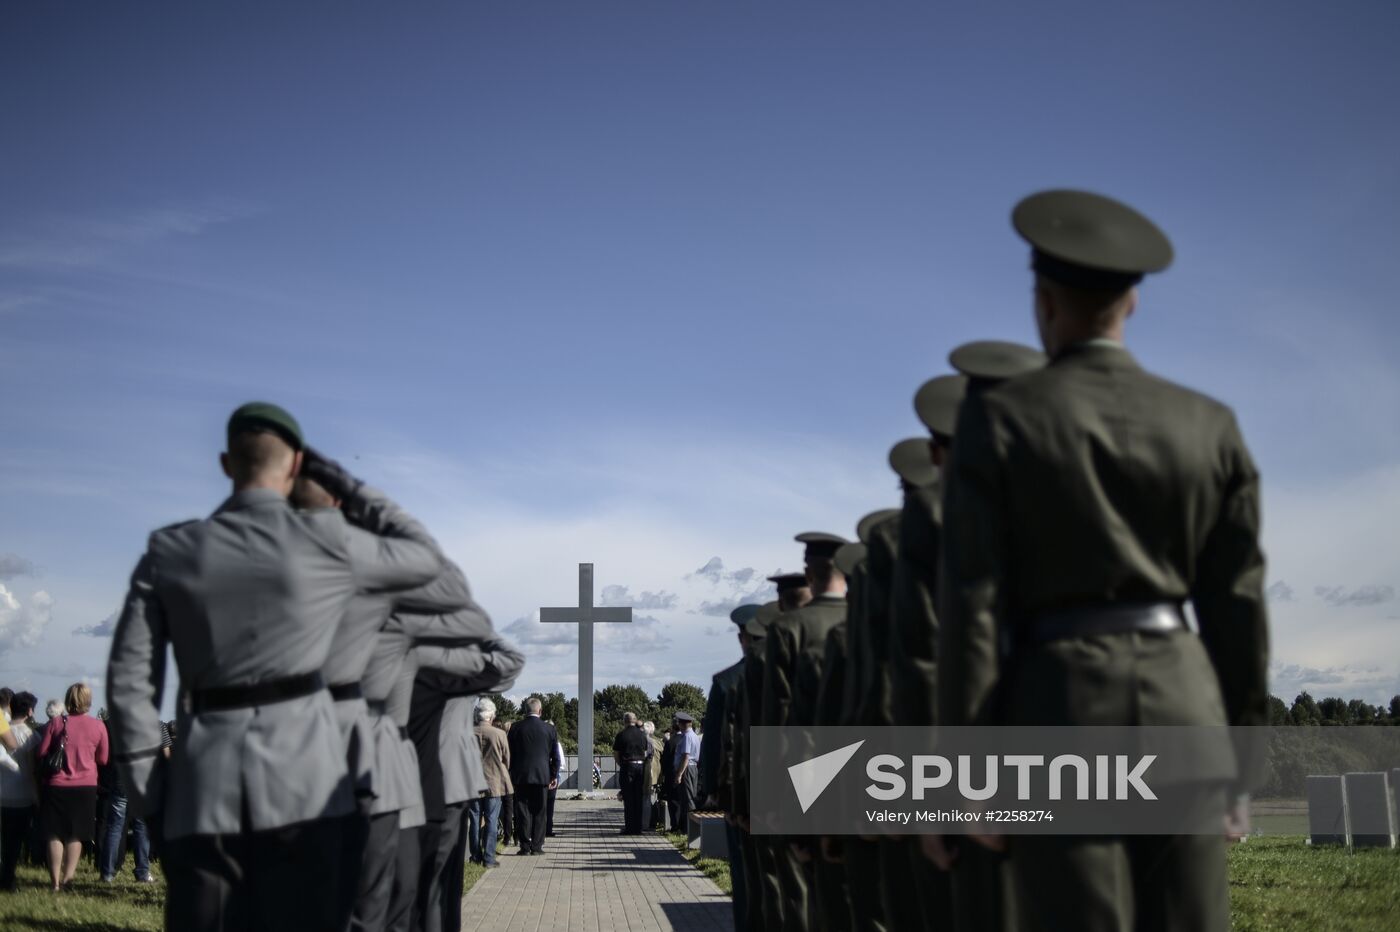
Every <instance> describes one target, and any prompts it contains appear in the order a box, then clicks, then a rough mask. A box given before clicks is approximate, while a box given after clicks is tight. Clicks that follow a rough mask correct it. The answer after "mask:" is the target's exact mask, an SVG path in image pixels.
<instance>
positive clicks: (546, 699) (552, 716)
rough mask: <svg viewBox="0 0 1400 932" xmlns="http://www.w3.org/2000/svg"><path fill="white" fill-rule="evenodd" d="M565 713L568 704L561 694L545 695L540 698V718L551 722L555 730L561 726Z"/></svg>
mask: <svg viewBox="0 0 1400 932" xmlns="http://www.w3.org/2000/svg"><path fill="white" fill-rule="evenodd" d="M567 711H568V702H567V701H566V700H565V699H564V694H563V693H545V694H544V695H542V696H540V718H542V719H544V720H545V721H547V722H553V723H554V726H555V728H556V729H557V728H559V727H560V726H561V725H563V723H564V715H565V713H566V712H567Z"/></svg>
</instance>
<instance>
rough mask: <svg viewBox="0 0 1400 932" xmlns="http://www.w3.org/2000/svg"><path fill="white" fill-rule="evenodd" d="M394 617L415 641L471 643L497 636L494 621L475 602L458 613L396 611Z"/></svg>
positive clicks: (469, 603)
mask: <svg viewBox="0 0 1400 932" xmlns="http://www.w3.org/2000/svg"><path fill="white" fill-rule="evenodd" d="M394 618H395V620H396V623H397V624H398V626H399V627H400V628H401V629H402V630H403V632H404V633H405V634H407V635H408V636H409V637H411V638H413V639H414V640H415V641H432V642H440V643H447V642H458V643H467V642H470V641H474V640H481V639H482V638H487V637H494V636H495V629H494V628H493V627H492V625H491V618H490V617H489V616H488V615H487V614H486V612H485V611H484V610H483V609H482V608H481V606H479V605H477V604H476V603H475V602H470V601H469V602H468V604H467V605H466V606H464V607H463V608H460V609H458V610H457V611H454V612H442V613H438V614H422V613H417V612H407V611H400V612H395V614H394Z"/></svg>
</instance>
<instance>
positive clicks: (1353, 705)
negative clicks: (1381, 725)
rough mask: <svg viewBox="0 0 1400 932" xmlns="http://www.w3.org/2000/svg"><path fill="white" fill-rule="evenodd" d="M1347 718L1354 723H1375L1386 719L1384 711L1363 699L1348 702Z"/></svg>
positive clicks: (1350, 722)
mask: <svg viewBox="0 0 1400 932" xmlns="http://www.w3.org/2000/svg"><path fill="white" fill-rule="evenodd" d="M1347 719H1348V723H1349V724H1352V725H1374V724H1376V723H1377V722H1380V721H1384V711H1383V710H1382V709H1379V708H1377V707H1376V706H1373V705H1371V704H1370V703H1369V702H1365V701H1364V700H1361V699H1353V700H1351V701H1350V702H1348V703H1347Z"/></svg>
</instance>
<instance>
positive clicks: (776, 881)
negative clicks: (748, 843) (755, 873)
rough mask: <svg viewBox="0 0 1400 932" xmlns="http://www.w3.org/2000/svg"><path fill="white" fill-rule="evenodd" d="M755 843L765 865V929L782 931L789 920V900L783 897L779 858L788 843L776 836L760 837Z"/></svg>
mask: <svg viewBox="0 0 1400 932" xmlns="http://www.w3.org/2000/svg"><path fill="white" fill-rule="evenodd" d="M754 843H755V846H756V847H757V849H758V855H759V859H760V861H761V862H762V865H763V925H764V928H765V929H781V928H783V923H784V922H785V921H786V919H787V916H786V915H785V907H786V906H787V899H786V898H785V897H784V896H783V881H782V874H783V869H782V866H781V865H780V864H779V863H778V858H779V849H780V848H781V847H783V846H784V845H785V844H786V842H784V841H783V839H782V838H781V837H778V836H776V835H758V836H755V837H754Z"/></svg>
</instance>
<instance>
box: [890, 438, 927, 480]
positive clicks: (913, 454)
mask: <svg viewBox="0 0 1400 932" xmlns="http://www.w3.org/2000/svg"><path fill="white" fill-rule="evenodd" d="M890 468H891V469H893V470H894V471H895V473H896V474H897V475H898V476H899V478H901V479H903V480H904V481H905V482H907V483H909V484H910V485H912V486H914V487H915V488H916V489H922V488H926V487H928V486H931V485H933V484H934V483H935V482H937V481H938V467H937V466H935V465H933V451H932V450H930V449H929V446H928V438H927V437H913V438H911V439H909V440H901V441H899V443H896V444H895V445H894V446H892V447H890Z"/></svg>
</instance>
